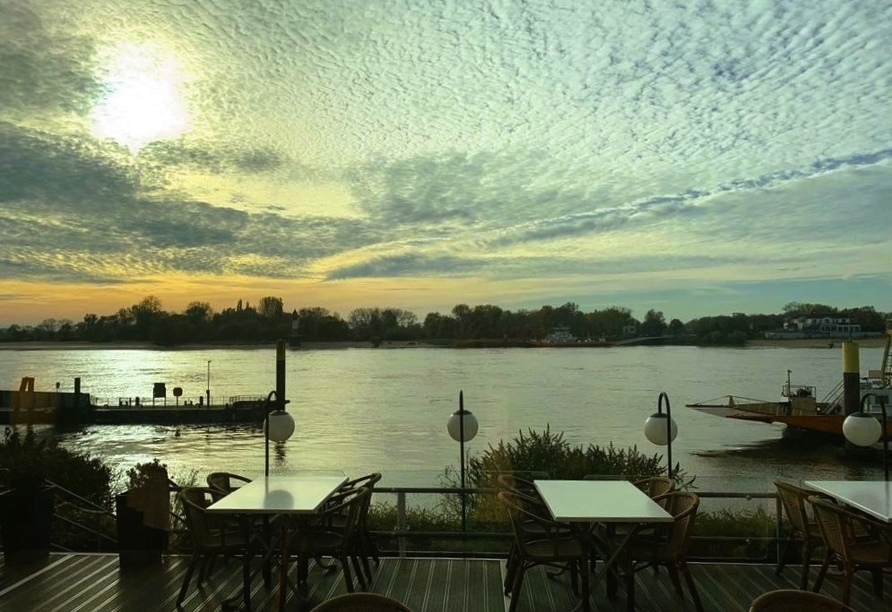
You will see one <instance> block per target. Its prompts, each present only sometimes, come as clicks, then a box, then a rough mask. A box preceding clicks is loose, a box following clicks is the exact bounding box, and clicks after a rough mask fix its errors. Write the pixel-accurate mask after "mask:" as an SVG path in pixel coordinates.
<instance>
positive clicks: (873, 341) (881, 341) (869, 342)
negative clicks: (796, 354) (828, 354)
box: [746, 336, 886, 350]
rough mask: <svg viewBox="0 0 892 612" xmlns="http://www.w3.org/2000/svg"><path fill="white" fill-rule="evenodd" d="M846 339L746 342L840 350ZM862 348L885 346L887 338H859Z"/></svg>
mask: <svg viewBox="0 0 892 612" xmlns="http://www.w3.org/2000/svg"><path fill="white" fill-rule="evenodd" d="M843 342H844V340H826V339H818V338H809V339H774V338H772V339H768V338H760V339H758V340H750V341H749V342H747V343H746V345H747V347H751V348H756V347H780V348H815V349H828V348H829V349H836V350H839V349H840V347H841V346H842V343H843ZM856 342H857V343H858V346H859V347H860V348H883V346H885V342H886V338H885V337H884V336H877V337H874V338H859V339H858V340H856Z"/></svg>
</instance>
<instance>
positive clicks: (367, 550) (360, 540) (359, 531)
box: [334, 472, 381, 581]
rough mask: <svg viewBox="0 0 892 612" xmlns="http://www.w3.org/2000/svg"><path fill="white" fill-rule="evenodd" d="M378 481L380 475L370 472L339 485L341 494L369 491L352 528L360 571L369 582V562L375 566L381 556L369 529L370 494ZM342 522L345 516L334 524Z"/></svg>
mask: <svg viewBox="0 0 892 612" xmlns="http://www.w3.org/2000/svg"><path fill="white" fill-rule="evenodd" d="M380 481H381V473H380V472H372V473H371V474H366V475H365V476H360V477H358V478H353V479H351V480H348V481H347V482H345V483H344V484H343V485H341V487H340V489H339V491H341V492H344V491H352V490H354V489H358V488H365V489H368V490H369V494H368V495H367V496H366V497H365V498H364V501H363V504H362V508H360V509H359V516H358V517H357V522H356V525H355V526H354V528H353V539H354V544H355V547H356V555H357V557H358V558H359V560H360V561H361V562H362V569H363V571H365V575H366V578H368V580H369V581H371V580H372V568H371V565H370V563H369V561H370V560H374V562H375V564H378V563H380V562H381V556H380V553H379V552H378V543H377V542H376V541H375V537H374V536H373V535H372V530H371V529H370V528H369V511H370V510H371V507H372V494H373V493H374V491H375V485H376V484H378V483H379V482H380ZM342 516H343V515H342ZM343 520H346V516H343V518H342V519H337V518H335V519H334V521H335V522H339V521H343Z"/></svg>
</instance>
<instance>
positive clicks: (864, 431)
mask: <svg viewBox="0 0 892 612" xmlns="http://www.w3.org/2000/svg"><path fill="white" fill-rule="evenodd" d="M871 397H872V398H876V403H877V404H879V405H880V412H881V413H882V415H883V420H882V422H880V421H877V420H876V418H875V417H874V416H873V415H872V414H870V413H869V412H867V411H866V410H865V408H867V403H868V398H871ZM887 419H888V416H887V415H886V398H885V396H882V395H879V394H877V393H865V394H864V395H863V396H861V410H860V411H859V412H853V413H852V414H850V415H849V416H847V417H846V420H845V421H843V422H842V433H843V435H844V436H845V437H846V440H848V441H849V442H851V443H852V444H854V445H856V446H873V445H874V444H876V443H877V442H878V441H879V439H880V438H881V437H882V439H883V477H884V478H885V479H886V482H889V435H888V432H887V431H886V428H887V427H888V424H887V423H886V421H887Z"/></svg>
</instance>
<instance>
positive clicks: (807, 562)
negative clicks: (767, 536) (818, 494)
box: [774, 480, 824, 590]
mask: <svg viewBox="0 0 892 612" xmlns="http://www.w3.org/2000/svg"><path fill="white" fill-rule="evenodd" d="M774 486H775V488H776V489H777V495H778V497H779V498H780V500H781V505H782V506H783V508H784V514H785V515H786V517H787V521H788V522H789V523H790V531H789V533H788V534H787V539H786V540H785V541H784V548H783V550H782V551H781V553H780V558H779V559H778V562H777V569H776V570H775V574H777V575H778V576H780V575H781V572H783V571H784V566H786V563H787V558H788V555H789V552H790V548H791V547H792V546H794V545H795V544H796V543H798V544H799V551H800V552H799V554H800V558H801V560H802V576H801V578H800V580H799V588H800V589H802V590H805V589H807V588H808V571H809V567H810V566H811V558H812V553H813V552H814V551H815V549H817V548H820V547H822V546H823V545H824V538H822V537H821V532H820V530H819V529H818V524H817V522H816V521H815V520H814V518H812V517H811V516H810V511H809V508H810V506H809V503H808V498H809V497H810V496H812V495H814V494H815V493H814V491H811V490H809V489H805V488H803V487H800V486H798V485H795V484H792V483H790V482H786V481H783V480H775V481H774Z"/></svg>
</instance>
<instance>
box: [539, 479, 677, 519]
mask: <svg viewBox="0 0 892 612" xmlns="http://www.w3.org/2000/svg"><path fill="white" fill-rule="evenodd" d="M533 484H535V485H536V489H537V490H538V491H539V494H540V495H541V496H542V499H543V500H545V504H546V505H547V506H548V509H549V510H550V511H551V516H552V517H554V520H556V521H561V522H567V523H594V522H597V523H671V522H672V520H673V519H672V515H671V514H669V513H668V512H666V511H665V510H664V509H663V508H661V507H660V506H659V505H658V504H657V503H656V502H654V501H653V500H652V499H651V498H650V497H648V496H647V494H646V493H645V492H644V491H642V490H641V489H639V488H638V487H636V486H635V485H633V484H632V483H631V482H628V481H626V480H536V481H534V482H533Z"/></svg>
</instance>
